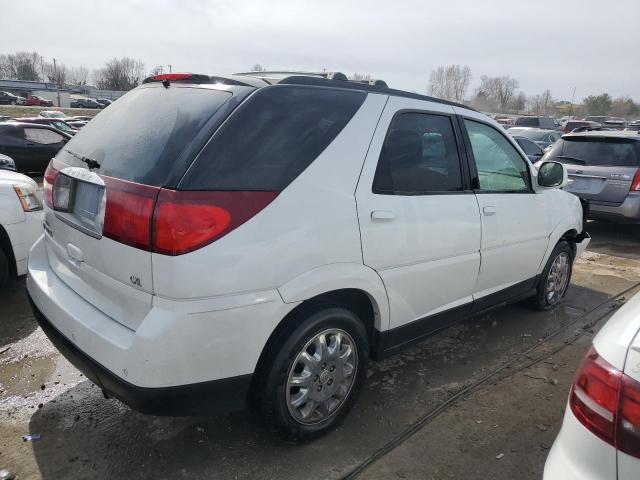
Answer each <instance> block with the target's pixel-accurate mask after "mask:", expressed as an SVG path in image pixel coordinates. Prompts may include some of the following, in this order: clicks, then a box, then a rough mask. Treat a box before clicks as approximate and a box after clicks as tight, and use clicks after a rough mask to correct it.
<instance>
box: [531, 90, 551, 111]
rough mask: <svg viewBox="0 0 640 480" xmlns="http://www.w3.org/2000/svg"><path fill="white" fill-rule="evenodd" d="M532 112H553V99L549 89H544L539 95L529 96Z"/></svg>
mask: <svg viewBox="0 0 640 480" xmlns="http://www.w3.org/2000/svg"><path fill="white" fill-rule="evenodd" d="M529 103H530V105H531V111H532V113H534V114H536V115H550V114H552V113H553V109H554V106H555V100H554V99H553V97H552V96H551V91H550V90H549V89H547V90H545V91H544V92H542V93H541V94H539V95H535V96H533V97H531V99H530V100H529Z"/></svg>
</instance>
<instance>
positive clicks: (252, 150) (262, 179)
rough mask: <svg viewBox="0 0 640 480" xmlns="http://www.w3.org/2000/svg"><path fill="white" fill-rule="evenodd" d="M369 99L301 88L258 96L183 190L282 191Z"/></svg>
mask: <svg viewBox="0 0 640 480" xmlns="http://www.w3.org/2000/svg"><path fill="white" fill-rule="evenodd" d="M365 98H366V94H365V93H363V92H357V91H346V90H336V89H326V88H317V87H302V86H278V87H267V88H264V89H261V90H259V91H257V92H256V93H254V94H253V95H252V96H251V97H250V98H249V99H248V100H247V101H246V103H245V104H244V105H243V106H241V107H240V109H239V110H238V111H237V112H235V113H234V114H233V115H232V116H231V117H230V118H229V119H228V121H227V123H226V124H225V125H224V126H223V127H222V128H221V129H220V131H218V132H217V133H216V135H215V136H214V137H213V139H212V140H211V141H210V142H209V144H208V145H207V146H206V147H205V149H204V150H203V152H202V153H201V154H200V156H199V157H198V159H197V160H196V161H195V163H194V165H192V167H191V168H190V169H189V171H188V173H187V175H186V176H185V178H184V180H183V181H182V182H181V183H180V188H183V189H187V190H265V191H280V190H283V189H284V188H285V187H286V186H287V185H289V183H291V182H292V181H293V180H294V179H295V178H296V177H297V176H298V175H300V174H301V173H302V171H303V170H304V169H306V168H307V167H308V166H309V165H310V164H311V163H312V162H313V161H314V160H315V159H316V158H317V157H318V156H319V155H320V154H321V153H322V152H323V151H324V149H325V148H327V146H328V145H329V144H330V143H331V142H332V141H333V140H334V139H335V138H336V136H337V135H338V134H339V133H340V132H341V131H342V129H343V128H344V127H345V126H346V125H347V123H348V122H349V120H351V118H352V117H353V115H354V114H355V113H356V111H357V110H358V108H360V106H361V105H362V103H363V102H364V99H365Z"/></svg>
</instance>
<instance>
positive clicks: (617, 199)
mask: <svg viewBox="0 0 640 480" xmlns="http://www.w3.org/2000/svg"><path fill="white" fill-rule="evenodd" d="M543 160H544V161H557V162H561V163H564V164H566V167H567V170H568V172H569V179H570V180H572V181H571V182H570V183H569V185H567V186H566V187H565V190H566V191H568V192H571V193H573V194H575V195H577V196H578V197H580V198H581V199H583V200H585V201H586V202H587V203H588V213H587V217H588V218H592V219H595V220H611V221H616V222H628V223H629V222H630V223H640V133H638V132H632V131H622V132H620V131H607V130H601V131H590V132H589V131H588V132H580V133H570V134H568V135H563V137H562V138H561V139H560V140H558V141H557V142H556V143H555V144H554V145H553V147H552V148H551V150H549V151H548V152H547V154H546V155H545V156H544V157H543Z"/></svg>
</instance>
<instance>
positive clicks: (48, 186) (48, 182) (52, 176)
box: [42, 159, 60, 208]
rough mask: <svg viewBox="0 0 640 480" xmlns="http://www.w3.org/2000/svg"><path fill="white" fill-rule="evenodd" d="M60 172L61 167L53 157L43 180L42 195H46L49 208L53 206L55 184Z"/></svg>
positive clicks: (45, 199) (45, 200)
mask: <svg viewBox="0 0 640 480" xmlns="http://www.w3.org/2000/svg"><path fill="white" fill-rule="evenodd" d="M58 173H60V169H59V168H58V165H57V163H56V160H55V159H52V160H51V161H50V162H49V165H47V169H46V170H45V172H44V180H43V181H42V192H43V193H42V195H43V197H44V203H45V204H46V205H47V207H49V208H53V184H54V182H55V181H56V177H57V176H58Z"/></svg>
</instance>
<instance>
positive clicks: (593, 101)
mask: <svg viewBox="0 0 640 480" xmlns="http://www.w3.org/2000/svg"><path fill="white" fill-rule="evenodd" d="M582 103H583V105H584V109H585V111H586V112H587V113H588V114H589V115H607V114H608V113H609V110H610V109H611V104H612V103H613V99H612V98H611V95H609V94H608V93H602V94H600V95H589V96H588V97H587V98H585V99H584V100H582Z"/></svg>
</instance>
